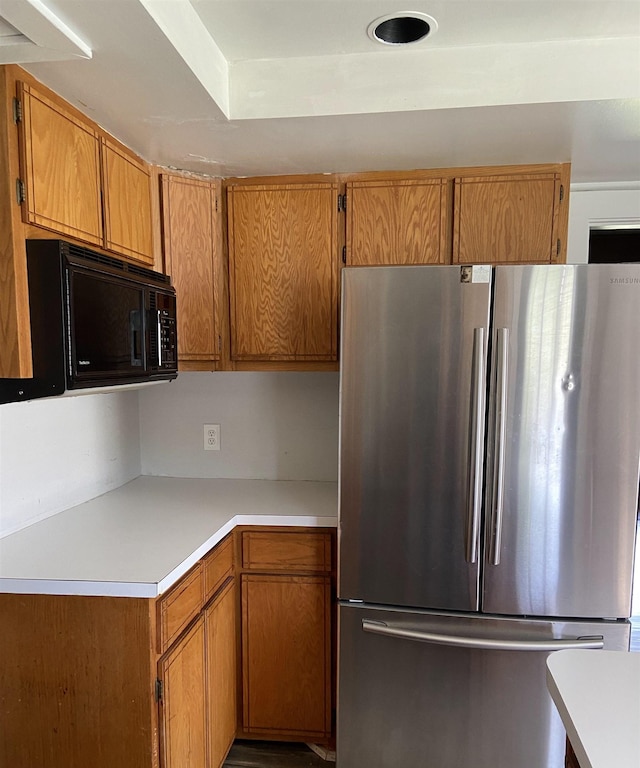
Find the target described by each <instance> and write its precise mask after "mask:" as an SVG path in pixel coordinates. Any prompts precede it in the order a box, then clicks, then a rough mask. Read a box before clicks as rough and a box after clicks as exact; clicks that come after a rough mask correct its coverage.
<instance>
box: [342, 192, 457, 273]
mask: <svg viewBox="0 0 640 768" xmlns="http://www.w3.org/2000/svg"><path fill="white" fill-rule="evenodd" d="M448 188H449V186H448V182H447V180H446V179H437V178H436V179H404V180H385V179H380V180H377V181H351V182H347V264H348V265H350V266H360V265H377V264H444V263H449V254H448V252H447V240H448V237H447V232H448V221H449V215H448V205H447V203H448V198H449V195H448V194H447V191H448Z"/></svg>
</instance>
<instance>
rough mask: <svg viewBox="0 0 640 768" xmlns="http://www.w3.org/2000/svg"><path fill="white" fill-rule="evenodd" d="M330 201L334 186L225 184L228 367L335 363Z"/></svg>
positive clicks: (333, 209)
mask: <svg viewBox="0 0 640 768" xmlns="http://www.w3.org/2000/svg"><path fill="white" fill-rule="evenodd" d="M253 181H254V182H255V179H254V180H253ZM337 202H338V184H337V183H335V182H327V181H308V182H305V183H284V182H282V181H281V182H279V183H277V182H274V183H258V184H256V183H251V184H248V183H240V182H237V183H231V184H229V185H228V187H227V205H228V244H229V290H230V298H231V358H232V360H233V361H235V362H237V363H239V364H242V363H243V362H247V361H252V362H253V361H271V362H278V361H289V362H302V363H305V362H318V361H336V360H337V351H338V333H337V320H338V259H339V241H338V206H337ZM236 367H241V365H238V366H236Z"/></svg>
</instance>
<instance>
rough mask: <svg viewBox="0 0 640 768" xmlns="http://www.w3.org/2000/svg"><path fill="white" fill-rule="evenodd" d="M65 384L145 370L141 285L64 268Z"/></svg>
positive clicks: (137, 373)
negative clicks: (66, 271) (67, 369)
mask: <svg viewBox="0 0 640 768" xmlns="http://www.w3.org/2000/svg"><path fill="white" fill-rule="evenodd" d="M68 277H69V280H70V286H69V288H70V301H69V307H68V312H69V317H68V322H69V324H70V329H71V333H70V338H71V359H70V382H69V386H70V387H71V388H73V386H74V385H75V386H86V385H87V383H90V382H91V383H94V384H99V383H100V382H102V381H104V382H105V383H109V381H110V380H111V379H115V378H121V377H122V376H129V377H131V378H132V379H135V378H136V377H138V376H139V377H141V378H142V377H144V375H145V344H144V338H145V328H144V289H143V288H142V287H141V286H138V285H136V284H135V283H132V282H129V281H127V280H120V279H118V278H117V277H111V276H110V275H106V274H102V273H91V272H85V271H83V270H78V269H72V270H70V272H69V275H68Z"/></svg>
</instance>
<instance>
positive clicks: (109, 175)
mask: <svg viewBox="0 0 640 768" xmlns="http://www.w3.org/2000/svg"><path fill="white" fill-rule="evenodd" d="M102 183H103V191H104V230H105V232H104V236H105V248H107V249H108V250H110V251H115V252H116V253H121V254H124V255H125V256H129V257H131V258H133V259H136V260H137V261H141V262H143V263H145V264H149V265H153V263H154V260H153V234H152V224H151V174H150V171H149V168H148V166H147V165H146V163H144V162H143V161H142V160H140V159H139V158H137V157H136V156H135V155H133V154H131V153H129V152H127V151H126V150H125V149H124V148H123V147H120V146H118V145H117V144H115V143H114V142H112V141H109V140H108V139H105V138H103V139H102Z"/></svg>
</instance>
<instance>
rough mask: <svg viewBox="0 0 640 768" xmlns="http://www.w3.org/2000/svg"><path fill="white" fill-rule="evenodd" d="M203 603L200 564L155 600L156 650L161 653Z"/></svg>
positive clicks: (202, 581)
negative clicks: (157, 633) (156, 623)
mask: <svg viewBox="0 0 640 768" xmlns="http://www.w3.org/2000/svg"><path fill="white" fill-rule="evenodd" d="M203 604H204V579H203V573H202V565H201V563H200V562H198V563H197V564H196V565H195V566H194V567H193V568H192V569H191V570H190V571H189V573H187V574H185V576H183V577H182V578H181V579H180V581H179V582H178V583H177V584H176V585H175V586H174V587H172V588H171V589H170V590H169V591H168V592H167V593H166V594H164V595H163V596H162V597H160V598H159V599H158V601H157V610H158V630H159V633H160V636H159V638H158V651H159V653H163V652H164V651H166V649H167V648H168V647H169V646H170V645H171V643H173V641H174V640H175V639H176V638H177V637H178V635H179V634H180V633H181V632H182V631H183V630H184V629H185V628H186V627H187V625H188V624H189V622H191V621H192V620H193V619H194V618H195V617H196V616H197V615H198V613H199V612H200V610H201V609H202V606H203Z"/></svg>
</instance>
